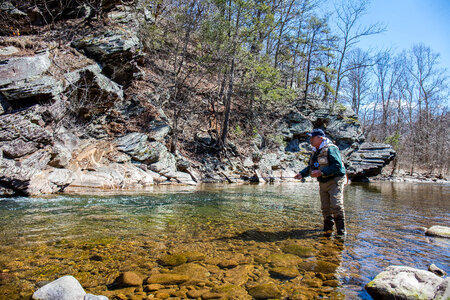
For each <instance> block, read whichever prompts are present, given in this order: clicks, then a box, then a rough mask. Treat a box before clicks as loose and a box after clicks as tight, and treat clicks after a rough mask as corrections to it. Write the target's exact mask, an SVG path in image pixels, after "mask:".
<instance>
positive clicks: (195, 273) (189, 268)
mask: <svg viewBox="0 0 450 300" xmlns="http://www.w3.org/2000/svg"><path fill="white" fill-rule="evenodd" d="M172 271H173V272H174V273H176V274H181V275H186V276H188V277H189V278H190V280H193V279H194V280H196V281H204V280H206V279H207V278H208V277H209V276H210V275H211V274H210V273H209V271H208V270H207V269H206V268H205V267H202V266H200V265H198V264H196V263H187V264H182V265H180V266H177V267H175V268H173V270H172Z"/></svg>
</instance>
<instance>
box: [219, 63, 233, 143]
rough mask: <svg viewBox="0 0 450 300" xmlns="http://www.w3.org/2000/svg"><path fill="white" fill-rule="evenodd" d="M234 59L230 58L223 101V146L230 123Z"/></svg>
mask: <svg viewBox="0 0 450 300" xmlns="http://www.w3.org/2000/svg"><path fill="white" fill-rule="evenodd" d="M234 60H235V59H234V58H233V59H232V60H231V69H230V74H229V79H228V91H227V98H226V102H225V119H224V121H223V128H222V138H221V143H222V147H224V146H225V143H226V140H227V135H228V126H229V123H230V111H231V95H232V93H233V79H234Z"/></svg>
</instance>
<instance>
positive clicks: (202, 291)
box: [186, 289, 209, 298]
mask: <svg viewBox="0 0 450 300" xmlns="http://www.w3.org/2000/svg"><path fill="white" fill-rule="evenodd" d="M207 292H209V290H207V289H200V290H190V291H188V292H187V293H186V295H187V296H188V297H190V298H200V297H201V296H202V295H203V294H206V293H207Z"/></svg>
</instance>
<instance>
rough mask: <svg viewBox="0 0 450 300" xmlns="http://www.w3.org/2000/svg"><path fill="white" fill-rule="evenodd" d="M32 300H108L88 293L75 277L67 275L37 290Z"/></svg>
mask: <svg viewBox="0 0 450 300" xmlns="http://www.w3.org/2000/svg"><path fill="white" fill-rule="evenodd" d="M31 299H32V300H108V298H107V297H105V296H96V295H92V294H86V292H85V291H84V289H83V287H82V286H81V284H80V283H79V282H78V280H76V279H75V277H73V276H70V275H67V276H63V277H61V278H59V279H56V280H55V281H52V282H50V283H48V284H46V285H44V286H43V287H41V288H40V289H38V290H37V291H36V292H34V294H33V296H32V297H31Z"/></svg>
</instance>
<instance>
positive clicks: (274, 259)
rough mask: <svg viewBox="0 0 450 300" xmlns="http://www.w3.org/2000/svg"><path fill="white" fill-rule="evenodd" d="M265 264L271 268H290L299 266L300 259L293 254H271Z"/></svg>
mask: <svg viewBox="0 0 450 300" xmlns="http://www.w3.org/2000/svg"><path fill="white" fill-rule="evenodd" d="M267 262H268V263H270V265H271V266H272V267H290V266H296V265H298V264H300V263H301V262H302V259H301V258H300V257H298V256H297V255H294V254H272V255H269V257H268V258H267Z"/></svg>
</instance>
